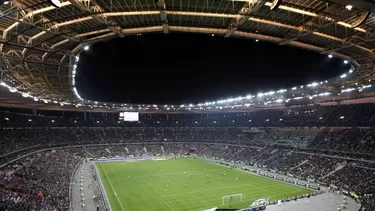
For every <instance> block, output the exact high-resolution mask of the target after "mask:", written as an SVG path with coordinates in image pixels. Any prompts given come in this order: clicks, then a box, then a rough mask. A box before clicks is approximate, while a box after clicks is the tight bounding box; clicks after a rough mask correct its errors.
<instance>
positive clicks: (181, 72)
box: [76, 34, 349, 104]
mask: <svg viewBox="0 0 375 211" xmlns="http://www.w3.org/2000/svg"><path fill="white" fill-rule="evenodd" d="M348 70H349V65H344V64H343V62H342V61H341V60H338V59H329V58H327V56H326V55H320V54H318V53H315V52H312V51H306V50H303V49H298V48H294V47H289V46H279V45H276V44H273V43H264V42H261V41H259V42H255V40H246V39H237V38H223V37H219V36H215V37H212V36H209V35H197V34H170V35H163V34H150V35H142V36H130V37H125V38H115V39H113V40H110V41H107V42H101V43H97V44H95V45H93V46H91V47H90V49H89V50H88V51H86V52H84V53H82V54H81V57H80V61H79V64H78V71H77V75H76V77H77V78H76V81H77V89H78V92H79V94H80V95H81V96H82V97H83V98H84V99H88V100H96V101H106V102H124V103H128V102H131V103H150V104H156V103H157V104H172V103H173V104H180V103H201V102H206V101H213V100H218V99H223V98H228V97H237V96H243V95H247V94H249V93H253V94H256V93H258V92H266V91H270V90H271V89H273V90H278V89H280V88H291V87H293V86H296V85H305V84H307V83H310V82H312V81H315V80H317V81H321V80H325V79H329V78H332V77H336V76H338V75H340V74H341V73H343V72H346V71H348Z"/></svg>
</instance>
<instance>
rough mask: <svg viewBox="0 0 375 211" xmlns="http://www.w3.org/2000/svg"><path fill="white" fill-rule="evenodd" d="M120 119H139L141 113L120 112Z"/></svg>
mask: <svg viewBox="0 0 375 211" xmlns="http://www.w3.org/2000/svg"><path fill="white" fill-rule="evenodd" d="M119 120H120V121H126V122H135V121H139V113H138V112H120V116H119Z"/></svg>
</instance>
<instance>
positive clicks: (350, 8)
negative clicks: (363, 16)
mask: <svg viewBox="0 0 375 211" xmlns="http://www.w3.org/2000/svg"><path fill="white" fill-rule="evenodd" d="M345 8H346V9H347V10H352V9H353V6H352V5H346V7H345Z"/></svg>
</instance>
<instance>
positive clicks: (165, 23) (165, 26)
mask: <svg viewBox="0 0 375 211" xmlns="http://www.w3.org/2000/svg"><path fill="white" fill-rule="evenodd" d="M158 7H159V9H160V20H161V22H162V26H163V33H164V34H168V33H169V29H168V20H167V14H166V12H165V11H166V9H167V7H166V4H165V0H158Z"/></svg>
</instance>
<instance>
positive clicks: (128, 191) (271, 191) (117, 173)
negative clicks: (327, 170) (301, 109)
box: [96, 158, 312, 211]
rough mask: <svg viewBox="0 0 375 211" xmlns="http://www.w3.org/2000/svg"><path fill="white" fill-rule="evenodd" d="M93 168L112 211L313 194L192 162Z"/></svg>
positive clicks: (185, 210) (171, 210)
mask: <svg viewBox="0 0 375 211" xmlns="http://www.w3.org/2000/svg"><path fill="white" fill-rule="evenodd" d="M96 166H97V168H98V170H99V174H100V177H101V180H102V183H103V185H104V188H105V191H106V194H107V197H108V199H109V202H110V205H111V207H112V210H113V211H123V210H126V211H190V210H191V211H194V210H196V211H199V210H205V209H209V208H213V207H220V208H245V207H249V205H250V204H251V202H253V201H254V200H256V199H260V198H266V197H270V198H271V199H283V198H286V197H290V196H296V195H299V194H303V193H310V192H312V191H311V190H309V189H306V188H302V187H297V186H293V185H289V184H286V183H282V182H277V181H274V180H271V179H267V178H263V177H259V176H256V175H253V174H250V173H247V172H243V171H240V170H236V169H230V168H226V167H224V166H221V165H215V164H211V163H207V162H204V161H201V160H198V159H192V158H180V159H170V160H162V161H156V162H155V161H139V162H110V163H97V164H96ZM183 168H185V169H186V170H183ZM224 171H225V176H224ZM185 172H186V173H185ZM190 173H192V176H191V177H190ZM207 175H208V176H207ZM219 177H220V179H219ZM237 177H240V180H238V181H237V180H236V178H237ZM223 178H224V181H222V180H223ZM208 180H210V183H208ZM185 184H186V187H184V186H185ZM168 185H169V187H167V186H168ZM238 193H242V194H243V201H242V202H238V201H236V200H235V198H234V200H233V201H232V202H228V203H226V204H225V205H222V197H223V196H226V195H232V194H238Z"/></svg>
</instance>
